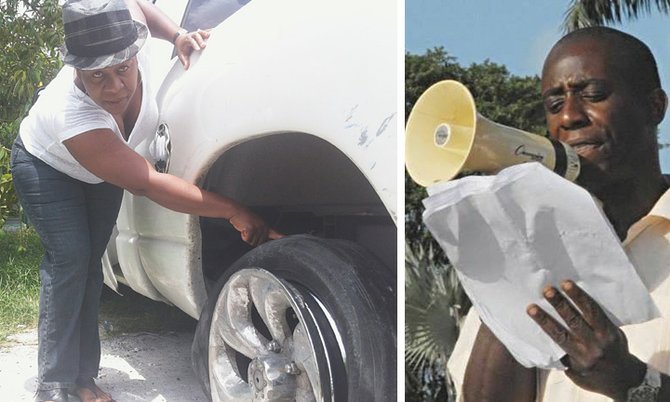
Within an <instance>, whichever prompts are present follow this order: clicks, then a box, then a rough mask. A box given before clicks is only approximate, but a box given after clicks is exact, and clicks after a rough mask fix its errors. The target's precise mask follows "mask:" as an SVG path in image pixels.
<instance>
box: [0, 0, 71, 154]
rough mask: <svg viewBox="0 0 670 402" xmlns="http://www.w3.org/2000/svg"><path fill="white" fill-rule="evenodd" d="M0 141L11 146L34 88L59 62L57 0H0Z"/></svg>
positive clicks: (60, 37) (50, 75)
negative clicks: (0, 101) (0, 105)
mask: <svg viewBox="0 0 670 402" xmlns="http://www.w3.org/2000/svg"><path fill="white" fill-rule="evenodd" d="M0 16H1V18H2V20H1V21H0V46H1V47H2V51H1V52H0V99H1V100H2V107H0V144H1V145H3V146H5V147H11V143H12V141H13V140H14V137H16V134H17V131H18V126H19V123H20V121H21V119H22V118H23V117H24V115H25V114H26V112H27V111H28V109H29V108H30V105H31V103H32V102H31V100H32V98H33V94H34V92H35V89H36V88H38V87H39V86H42V85H44V84H45V83H47V82H49V81H50V80H51V79H52V78H53V77H54V76H55V74H56V73H57V72H58V70H59V69H60V68H61V66H62V62H61V60H60V58H59V56H58V48H59V46H60V45H61V44H62V43H63V28H62V25H63V24H62V20H61V8H60V6H59V5H58V0H0Z"/></svg>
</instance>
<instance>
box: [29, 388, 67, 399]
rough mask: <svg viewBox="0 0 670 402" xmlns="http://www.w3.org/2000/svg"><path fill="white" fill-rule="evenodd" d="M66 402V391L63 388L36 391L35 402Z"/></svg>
mask: <svg viewBox="0 0 670 402" xmlns="http://www.w3.org/2000/svg"><path fill="white" fill-rule="evenodd" d="M47 401H51V402H68V396H67V390H66V389H64V388H54V389H38V390H37V392H35V402H47Z"/></svg>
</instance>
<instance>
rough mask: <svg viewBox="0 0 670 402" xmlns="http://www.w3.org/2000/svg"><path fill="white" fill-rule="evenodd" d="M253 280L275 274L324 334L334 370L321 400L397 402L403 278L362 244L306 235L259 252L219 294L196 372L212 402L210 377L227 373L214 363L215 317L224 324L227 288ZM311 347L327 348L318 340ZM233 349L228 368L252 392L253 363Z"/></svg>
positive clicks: (201, 339) (322, 359)
mask: <svg viewBox="0 0 670 402" xmlns="http://www.w3.org/2000/svg"><path fill="white" fill-rule="evenodd" d="M243 270H248V271H243ZM246 272H250V274H248V275H252V276H253V275H256V274H258V275H260V276H263V275H266V273H269V277H270V278H272V277H274V278H277V280H278V281H279V282H280V283H281V284H283V285H284V286H285V288H284V289H286V290H287V291H288V292H289V293H292V294H294V295H295V296H296V297H295V299H296V300H299V303H302V302H304V303H305V305H306V306H307V308H308V310H309V313H308V314H307V315H305V317H304V320H305V321H310V323H309V324H310V325H313V326H315V327H316V332H314V333H317V334H319V336H318V337H320V338H321V341H322V343H323V344H324V345H325V348H324V349H325V354H326V355H327V356H322V355H319V353H318V352H317V354H316V358H317V359H318V360H319V362H318V364H319V365H324V364H325V365H327V366H328V367H327V369H326V370H323V372H328V373H330V374H329V375H328V376H326V377H328V378H326V379H325V380H323V379H322V381H321V382H318V381H317V382H318V383H319V387H320V388H321V389H320V390H319V391H318V392H316V395H317V397H318V399H323V400H330V401H338V402H339V401H380V402H381V401H390V400H396V372H397V371H396V327H397V325H396V323H397V320H396V290H395V288H396V278H395V272H394V271H393V270H390V269H389V268H387V267H385V266H383V265H382V263H381V262H379V260H377V259H376V258H375V257H374V256H372V255H371V254H370V253H369V252H368V251H367V250H365V249H364V248H362V247H361V246H359V245H357V244H355V243H352V242H349V241H344V240H333V239H321V238H317V237H313V236H306V235H300V236H290V237H286V238H283V239H280V240H274V241H271V242H268V243H266V244H264V245H261V246H259V247H257V248H255V249H253V250H252V251H250V252H249V253H247V254H245V255H244V256H242V257H241V258H240V259H239V260H238V261H236V262H235V263H234V264H233V265H232V266H231V267H230V268H229V269H227V270H226V273H224V275H223V276H222V277H221V278H220V279H219V280H218V281H217V283H216V285H215V286H214V287H213V289H212V291H211V293H210V297H209V299H208V301H207V303H206V305H205V306H204V308H203V310H202V312H201V315H200V319H199V321H198V325H197V328H196V333H195V337H194V341H193V347H192V360H193V367H194V370H195V372H196V374H197V376H198V377H199V380H200V382H201V384H202V386H203V389H204V391H205V393H206V395H207V396H208V397H209V398H210V399H212V398H213V396H212V389H211V388H212V387H210V370H215V371H216V370H221V369H222V368H221V367H218V366H217V364H218V363H217V361H218V360H219V359H218V358H213V359H210V356H209V353H210V352H209V351H210V342H211V341H212V339H213V338H212V337H213V336H215V335H212V320H213V317H214V319H215V320H216V317H217V314H215V313H216V310H217V309H219V310H221V309H226V308H227V307H223V306H225V303H223V304H222V303H221V301H220V300H219V299H220V297H222V296H221V294H223V293H225V291H224V289H226V284H227V283H228V282H229V280H239V276H240V275H242V276H244V275H247V274H246ZM236 274H237V276H236ZM231 278H232V279H231ZM263 278H265V276H263ZM228 286H231V285H230V283H229V284H228ZM217 306H218V307H217ZM314 311H316V313H314ZM310 317H311V318H310ZM312 319H313V320H312ZM258 320H260V318H258V314H257V318H256V321H258ZM218 325H219V324H217V325H215V326H214V328H215V329H216V328H218ZM261 326H262V324H261ZM310 336H311V335H310ZM269 338H271V336H267V334H266V336H265V338H264V339H263V340H262V341H261V342H262V343H265V345H266V346H267V344H268V342H270V341H273V339H269ZM310 342H311V343H319V342H318V341H317V340H315V339H310ZM264 347H265V346H264ZM225 349H226V352H221V354H225V355H228V356H223V357H224V360H227V361H229V362H232V363H231V364H232V365H233V366H235V365H236V366H237V367H235V368H234V370H235V373H237V375H239V376H240V377H241V378H242V379H243V380H244V381H245V382H247V383H248V384H247V386H249V387H251V384H250V383H249V382H251V378H250V377H249V378H245V375H244V371H245V367H244V365H245V359H246V364H249V359H251V357H246V358H245V357H244V356H242V360H240V358H239V356H238V357H232V354H231V348H228V347H226V348H225ZM233 349H234V348H233ZM213 357H214V356H213ZM210 360H211V361H213V362H210ZM321 375H322V377H323V373H322V374H321ZM249 376H251V374H249ZM241 385H245V384H243V383H242V384H241ZM214 395H216V394H214ZM243 399H244V398H242V399H240V400H243ZM295 399H296V398H294V400H295ZM297 399H300V398H297ZM250 400H251V399H250ZM262 400H266V399H262ZM267 400H273V399H272V398H270V399H267ZM305 400H311V397H310V398H308V399H305Z"/></svg>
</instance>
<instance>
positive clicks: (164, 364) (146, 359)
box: [0, 331, 207, 402]
mask: <svg viewBox="0 0 670 402" xmlns="http://www.w3.org/2000/svg"><path fill="white" fill-rule="evenodd" d="M192 339H193V334H192V333H186V332H165V333H149V332H143V333H135V334H122V335H116V336H111V337H107V338H106V339H103V340H102V362H101V369H100V375H99V377H98V381H97V382H98V384H99V385H100V387H101V388H103V389H104V390H106V391H108V392H109V393H110V394H112V396H113V397H114V398H115V400H116V401H117V402H139V401H151V402H162V401H170V402H172V401H174V402H200V401H203V402H204V401H207V398H205V395H204V393H203V392H202V389H201V387H200V384H199V383H198V381H197V379H196V377H195V374H194V373H193V370H192V369H191V341H192ZM36 375H37V336H36V333H35V331H32V332H28V333H22V334H18V335H15V336H13V337H12V338H11V342H10V343H8V344H6V345H5V346H2V347H0V395H1V396H2V397H1V398H2V400H3V401H11V402H19V401H32V400H33V397H34V392H35V387H36V383H35V377H36ZM70 400H71V401H76V402H78V401H79V398H76V397H72V398H70Z"/></svg>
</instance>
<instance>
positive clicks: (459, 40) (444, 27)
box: [405, 0, 670, 173]
mask: <svg viewBox="0 0 670 402" xmlns="http://www.w3.org/2000/svg"><path fill="white" fill-rule="evenodd" d="M569 4H570V1H569V0H507V1H500V0H405V49H406V50H407V51H408V52H410V53H414V54H424V53H425V51H426V49H432V48H434V47H438V46H443V47H444V49H445V50H446V51H447V53H449V54H450V55H452V56H454V57H456V58H457V61H458V62H459V64H461V65H463V66H468V65H470V64H472V63H481V62H483V61H485V60H486V59H489V60H490V61H492V62H495V63H498V64H503V65H505V66H506V67H507V69H508V70H509V71H510V73H512V74H514V75H519V76H526V75H536V74H539V72H540V70H541V68H542V63H543V61H544V57H545V56H546V54H547V52H548V51H549V49H550V48H551V46H552V45H553V44H554V43H555V42H556V41H557V40H558V39H559V38H560V37H561V36H562V31H561V24H562V22H563V17H564V13H565V10H566V9H567V8H568V6H569ZM610 26H611V27H613V28H617V29H619V30H622V31H624V32H627V33H630V34H632V35H634V36H636V37H638V38H639V39H641V40H642V41H643V42H645V43H646V44H647V46H649V48H650V49H651V51H652V53H653V54H654V56H656V62H657V64H658V68H659V73H660V75H661V83H662V85H663V86H664V87H665V89H666V92H668V93H669V94H670V15H664V14H660V13H659V12H658V11H656V10H655V9H653V11H652V14H650V15H642V16H640V17H639V18H638V20H636V21H632V22H624V23H622V24H613V25H610ZM659 129H660V136H659V141H660V142H661V143H670V111H669V112H668V113H667V114H666V118H665V121H664V122H663V123H662V124H661V125H660V126H659ZM660 156H661V167H662V169H663V172H664V173H670V148H666V149H664V150H661V153H660Z"/></svg>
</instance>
